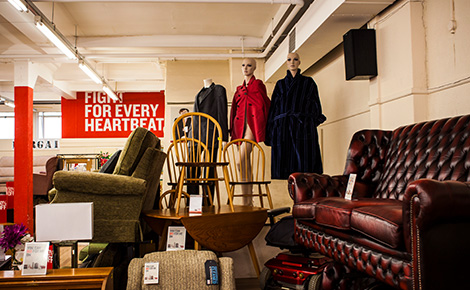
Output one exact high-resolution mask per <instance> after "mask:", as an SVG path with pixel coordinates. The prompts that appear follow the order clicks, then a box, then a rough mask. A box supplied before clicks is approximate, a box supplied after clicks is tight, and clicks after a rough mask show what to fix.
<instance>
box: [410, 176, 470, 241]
mask: <svg viewBox="0 0 470 290" xmlns="http://www.w3.org/2000/svg"><path fill="white" fill-rule="evenodd" d="M469 208H470V182H459V181H437V180H433V179H419V180H416V181H414V182H411V183H410V184H409V185H408V186H407V189H406V191H405V195H404V197H403V228H404V233H405V239H410V236H411V225H412V224H414V225H416V226H417V228H419V229H420V230H422V231H425V230H427V229H429V228H430V227H432V226H433V225H435V224H437V223H449V222H450V223H452V222H463V221H467V222H468V221H470V211H469V210H468V209H469ZM412 219H413V220H412ZM406 244H407V245H410V241H409V240H407V241H406Z"/></svg>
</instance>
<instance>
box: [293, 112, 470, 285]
mask: <svg viewBox="0 0 470 290" xmlns="http://www.w3.org/2000/svg"><path fill="white" fill-rule="evenodd" d="M469 135H470V115H469V116H461V117H453V118H448V119H443V120H436V121H429V122H423V123H419V124H413V125H409V126H404V127H400V128H398V129H396V130H394V131H382V130H363V131H360V132H357V133H356V134H354V136H353V138H352V141H351V144H350V147H349V150H348V155H347V160H346V167H345V170H344V174H343V175H339V176H328V175H318V174H313V173H294V174H292V175H291V176H290V177H289V193H290V195H291V197H292V199H293V200H294V206H293V216H294V218H295V221H296V222H295V240H296V241H297V243H299V244H302V245H304V246H306V247H308V248H310V249H312V250H314V251H317V252H320V253H322V254H324V255H326V256H329V257H331V258H333V259H334V260H336V261H338V262H340V263H342V264H344V265H346V266H347V267H349V268H350V269H353V270H358V271H360V272H364V273H366V274H368V275H370V276H372V277H374V278H376V279H377V280H380V281H383V282H385V283H386V284H389V285H391V286H393V287H395V288H397V289H440V290H444V289H470V277H469V276H470V182H469V181H470V170H469V169H470V152H469V151H470V138H469ZM350 173H356V174H357V178H356V184H355V187H354V193H353V200H351V201H348V200H346V199H344V193H345V190H346V186H347V182H348V175H349V174H350Z"/></svg>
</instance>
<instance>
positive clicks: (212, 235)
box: [144, 205, 268, 252]
mask: <svg viewBox="0 0 470 290" xmlns="http://www.w3.org/2000/svg"><path fill="white" fill-rule="evenodd" d="M267 216H268V214H267V209H266V208H260V207H251V206H241V205H234V211H233V212H232V211H231V210H230V207H229V206H228V205H222V206H220V207H219V206H210V207H203V209H202V213H200V214H191V213H189V212H188V209H187V208H181V209H180V210H179V212H178V213H176V211H175V210H174V209H162V210H152V211H146V212H144V219H145V221H146V222H147V223H148V224H149V226H150V227H151V228H152V229H153V230H154V231H155V232H156V233H157V234H159V235H162V234H164V233H165V232H166V231H165V227H167V226H168V225H169V223H171V222H180V223H181V224H182V225H183V226H184V227H185V228H186V231H187V232H188V234H190V235H191V237H193V239H194V240H196V241H197V242H198V243H199V244H201V245H202V246H203V247H205V248H207V249H209V250H212V251H215V252H231V251H235V250H238V249H240V248H242V247H244V246H246V245H247V244H248V243H250V242H251V241H252V240H253V239H254V238H255V237H256V235H258V233H259V232H260V231H261V229H262V228H263V226H264V224H265V222H266V219H267ZM163 238H166V237H163Z"/></svg>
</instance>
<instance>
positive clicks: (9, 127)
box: [0, 112, 15, 139]
mask: <svg viewBox="0 0 470 290" xmlns="http://www.w3.org/2000/svg"><path fill="white" fill-rule="evenodd" d="M0 128H2V130H1V131H0V139H14V138H15V113H7V112H0Z"/></svg>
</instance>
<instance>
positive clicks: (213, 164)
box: [173, 112, 233, 212]
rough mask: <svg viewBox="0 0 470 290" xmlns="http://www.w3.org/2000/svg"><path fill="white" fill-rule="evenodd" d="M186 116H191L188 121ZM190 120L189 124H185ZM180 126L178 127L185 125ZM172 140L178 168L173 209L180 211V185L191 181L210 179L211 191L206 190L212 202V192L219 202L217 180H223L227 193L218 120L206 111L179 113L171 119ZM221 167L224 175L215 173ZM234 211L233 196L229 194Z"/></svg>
mask: <svg viewBox="0 0 470 290" xmlns="http://www.w3.org/2000/svg"><path fill="white" fill-rule="evenodd" d="M187 118H191V122H188V119H187ZM188 124H189V125H188ZM184 127H186V129H185V130H180V129H179V128H184ZM173 144H175V146H174V148H175V157H176V163H175V164H176V166H177V167H178V168H179V177H178V184H177V186H176V196H177V199H176V212H178V211H179V208H180V202H181V196H182V195H183V187H184V186H185V184H186V186H188V185H189V184H190V183H194V185H196V186H198V185H199V184H201V183H202V184H205V185H209V184H210V183H213V187H214V192H212V190H207V191H208V194H207V196H209V198H210V200H211V201H210V203H209V204H210V205H212V199H213V195H215V196H216V197H217V204H218V205H219V206H220V190H219V181H224V183H225V186H226V188H227V194H228V195H230V190H229V188H230V185H229V182H228V176H227V174H228V172H227V165H228V162H222V161H221V160H222V129H221V127H220V125H219V123H218V122H217V121H216V120H215V119H214V118H213V117H211V116H209V115H208V114H204V113H200V112H192V113H187V114H184V115H181V116H180V117H178V118H177V119H176V120H175V122H174V123H173ZM218 168H222V171H223V176H222V177H221V178H219V177H218V173H217V169H218ZM229 200H230V202H229V204H230V208H231V210H232V211H233V204H232V198H229Z"/></svg>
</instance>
